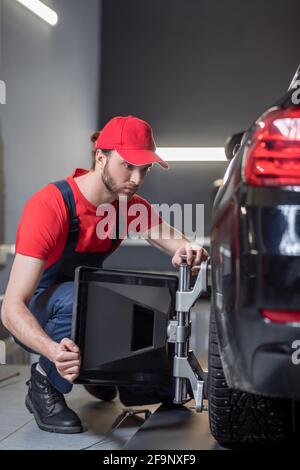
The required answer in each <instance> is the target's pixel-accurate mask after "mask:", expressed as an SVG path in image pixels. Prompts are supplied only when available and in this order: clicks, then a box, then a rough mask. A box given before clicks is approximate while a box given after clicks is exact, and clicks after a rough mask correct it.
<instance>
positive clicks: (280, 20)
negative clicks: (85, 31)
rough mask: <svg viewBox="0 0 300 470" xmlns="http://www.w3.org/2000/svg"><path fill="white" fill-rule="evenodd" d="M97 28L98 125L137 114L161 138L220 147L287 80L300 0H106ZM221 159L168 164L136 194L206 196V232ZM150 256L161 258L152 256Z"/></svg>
mask: <svg viewBox="0 0 300 470" xmlns="http://www.w3.org/2000/svg"><path fill="white" fill-rule="evenodd" d="M101 34H102V40H101V41H102V67H101V94H100V95H101V103H100V122H99V125H100V127H101V126H102V125H103V124H104V123H105V122H106V121H107V120H108V119H110V118H111V117H112V116H115V115H127V114H134V115H136V116H139V117H141V118H143V119H146V120H148V121H149V122H150V123H151V125H152V127H153V130H154V134H155V137H156V141H157V144H158V146H160V147H164V146H165V147H193V146H196V147H198V146H200V147H206V146H208V147H210V146H212V147H214V146H223V145H224V142H225V140H226V138H227V137H228V136H229V135H230V134H232V133H235V132H238V131H240V130H243V129H244V128H247V127H248V126H249V125H250V123H251V122H252V121H253V120H254V119H255V118H256V117H258V116H259V115H260V114H261V112H262V111H263V110H265V108H266V107H267V106H270V105H271V104H272V102H273V101H274V100H276V99H277V98H278V97H280V96H281V95H282V94H283V93H284V91H285V90H286V89H287V87H288V85H289V82H290V80H291V77H292V75H293V74H294V72H295V70H296V67H297V65H298V62H299V40H300V2H299V0H286V1H283V0H265V1H264V2H262V1H261V0H251V1H248V2H246V1H240V0H226V1H223V2H222V1H220V0H188V1H187V0H163V1H162V0H151V1H141V0H126V1H124V0H103V11H102V28H101ZM183 160H184V155H183ZM225 168H226V163H216V162H214V163H186V164H184V163H173V164H172V165H171V171H170V172H164V171H162V170H156V172H155V175H151V177H150V179H148V180H146V182H145V185H144V187H143V188H142V191H141V194H142V195H144V196H145V197H147V198H148V199H149V200H150V201H151V202H153V203H157V202H168V203H174V202H179V203H193V204H196V203H202V204H205V235H208V234H209V230H210V219H211V193H212V182H213V181H214V180H215V179H216V178H220V177H221V176H222V175H223V174H224V171H225ZM154 176H155V177H154ZM138 259H139V260H140V261H139V264H141V260H142V259H144V256H141V257H139V258H138ZM113 261H115V262H117V258H116V255H115V256H114V258H111V259H109V260H108V263H109V262H113ZM129 262H130V263H134V262H138V261H137V260H135V259H134V258H133V259H132V258H131V259H130V260H129ZM149 265H151V266H152V265H155V267H157V266H158V262H157V261H155V256H154V255H153V256H152V255H151V259H149Z"/></svg>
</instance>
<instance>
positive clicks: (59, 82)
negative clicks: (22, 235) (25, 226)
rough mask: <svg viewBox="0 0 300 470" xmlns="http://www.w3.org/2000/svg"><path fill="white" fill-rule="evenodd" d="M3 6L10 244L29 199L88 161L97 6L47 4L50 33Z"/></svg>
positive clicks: (94, 104) (3, 132)
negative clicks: (53, 16)
mask: <svg viewBox="0 0 300 470" xmlns="http://www.w3.org/2000/svg"><path fill="white" fill-rule="evenodd" d="M1 2H2V22H1V36H2V60H1V70H0V79H2V80H5V82H6V85H7V103H6V104H5V105H0V107H1V124H0V143H1V139H2V140H3V145H4V174H5V182H6V186H5V214H6V219H5V229H6V230H5V240H6V242H10V243H13V242H14V239H15V231H16V227H17V223H18V220H19V217H20V215H21V212H22V207H23V205H24V203H25V201H26V200H27V199H28V197H29V196H30V195H31V194H32V193H34V192H35V191H36V190H38V189H39V188H41V187H42V186H43V185H45V184H46V183H47V182H49V181H51V180H56V179H61V178H63V177H65V176H66V175H68V174H70V173H71V172H72V170H73V168H75V167H76V166H80V165H81V166H86V165H87V164H88V165H89V163H90V155H89V154H90V142H89V135H90V134H91V132H92V131H94V130H95V128H96V127H97V122H98V119H99V115H98V103H99V69H100V65H99V63H100V54H101V51H100V14H101V12H100V7H101V3H100V1H99V0H88V1H85V2H83V1H82V0H46V1H45V3H46V4H47V5H49V6H50V7H53V9H54V10H55V11H56V12H57V13H58V16H59V22H58V24H57V25H56V26H55V27H54V28H53V27H51V26H49V25H48V24H46V23H45V22H44V21H42V20H40V19H39V18H38V17H36V16H35V15H33V14H32V13H31V12H30V11H28V10H27V9H25V8H24V7H23V6H22V5H20V4H18V3H17V2H16V1H14V0H1Z"/></svg>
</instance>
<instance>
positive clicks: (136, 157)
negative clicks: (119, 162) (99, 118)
mask: <svg viewBox="0 0 300 470" xmlns="http://www.w3.org/2000/svg"><path fill="white" fill-rule="evenodd" d="M96 149H102V150H116V151H117V152H118V153H119V155H120V156H121V157H122V158H124V160H126V162H128V163H130V164H131V165H147V164H149V163H159V164H160V165H161V166H162V167H164V168H169V165H168V164H167V163H166V162H165V161H164V160H162V159H161V158H160V157H159V156H158V155H157V153H155V150H156V145H155V141H154V138H153V133H152V129H151V126H150V125H149V124H148V123H147V122H146V121H143V120H142V119H139V118H136V117H134V116H117V117H114V118H113V119H111V120H110V121H108V123H107V124H106V125H105V126H104V127H103V129H102V131H101V132H100V134H99V137H98V139H97V140H96V142H95V150H96Z"/></svg>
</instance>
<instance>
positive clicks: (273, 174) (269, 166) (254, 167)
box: [243, 108, 300, 186]
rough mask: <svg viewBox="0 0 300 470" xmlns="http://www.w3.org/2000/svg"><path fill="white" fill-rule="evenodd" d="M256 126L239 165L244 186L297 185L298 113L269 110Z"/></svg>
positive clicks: (299, 176) (299, 181)
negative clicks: (245, 183)
mask: <svg viewBox="0 0 300 470" xmlns="http://www.w3.org/2000/svg"><path fill="white" fill-rule="evenodd" d="M256 125H257V128H256V131H255V132H254V135H253V138H252V143H251V144H250V146H249V148H248V150H247V151H246V154H245V160H244V165H243V167H244V178H245V180H246V181H247V183H249V184H250V185H253V186H283V185H287V186H289V185H300V109H299V108H288V109H285V110H282V109H275V110H274V109H273V110H270V111H268V112H267V113H265V114H264V115H263V116H262V118H260V119H259V120H258V121H257V123H256Z"/></svg>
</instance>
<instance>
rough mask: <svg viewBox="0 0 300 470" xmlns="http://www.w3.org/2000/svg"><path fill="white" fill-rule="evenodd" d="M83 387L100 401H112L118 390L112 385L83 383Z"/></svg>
mask: <svg viewBox="0 0 300 470" xmlns="http://www.w3.org/2000/svg"><path fill="white" fill-rule="evenodd" d="M84 388H85V389H86V390H87V391H88V392H89V393H90V394H91V395H92V396H93V397H95V398H98V399H99V400H102V401H112V400H114V399H115V398H116V396H117V393H118V390H117V387H115V386H114V385H84Z"/></svg>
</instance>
